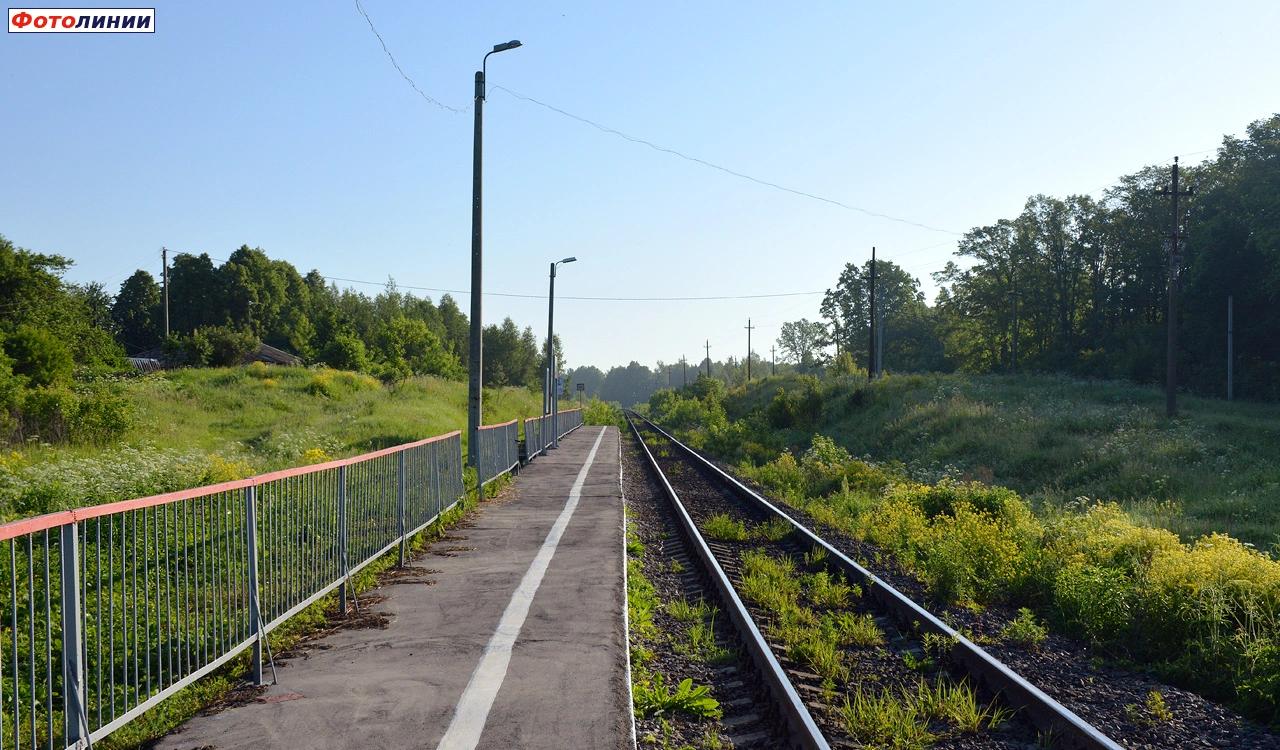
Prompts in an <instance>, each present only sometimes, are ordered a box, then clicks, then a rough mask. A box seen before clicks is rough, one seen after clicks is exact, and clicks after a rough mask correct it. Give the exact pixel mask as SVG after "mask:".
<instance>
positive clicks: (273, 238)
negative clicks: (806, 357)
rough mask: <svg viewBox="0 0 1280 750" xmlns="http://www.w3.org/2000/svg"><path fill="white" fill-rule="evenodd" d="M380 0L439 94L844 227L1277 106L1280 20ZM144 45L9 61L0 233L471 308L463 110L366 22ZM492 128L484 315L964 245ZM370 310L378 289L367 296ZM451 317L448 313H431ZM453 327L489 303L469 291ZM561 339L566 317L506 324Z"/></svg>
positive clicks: (47, 42)
mask: <svg viewBox="0 0 1280 750" xmlns="http://www.w3.org/2000/svg"><path fill="white" fill-rule="evenodd" d="M969 5H971V4H966V3H942V2H937V3H891V4H880V7H871V4H869V3H849V2H841V3H824V2H819V3H756V2H715V3H671V4H668V3H658V4H655V3H643V4H640V3H627V4H622V3H502V4H498V3H443V2H431V3H409V2H391V1H390V0H365V8H366V10H367V11H368V12H369V14H370V15H371V16H372V18H373V20H374V22H375V23H376V24H377V26H378V28H379V30H380V31H381V32H382V35H383V37H384V38H385V39H386V42H387V44H388V45H389V46H390V48H391V50H392V52H393V53H395V55H396V56H397V58H398V59H399V61H400V64H401V66H402V67H403V68H404V69H405V70H406V71H407V72H408V73H409V75H411V76H412V77H413V78H414V79H415V80H416V81H417V83H418V85H419V86H421V88H422V89H423V90H424V91H426V92H427V93H428V94H430V95H431V96H433V97H435V98H436V99H439V100H441V101H443V102H445V103H447V104H450V105H453V106H457V107H465V106H467V105H468V104H469V101H470V97H471V93H472V73H473V71H474V70H475V69H476V68H477V66H478V65H479V62H480V58H481V56H482V55H483V54H484V52H485V51H486V50H488V49H489V48H490V46H491V45H492V44H494V43H496V42H500V41H505V40H508V39H513V38H515V39H520V40H522V41H523V42H524V45H525V46H524V47H523V48H522V49H519V50H515V51H511V52H506V53H503V54H501V55H495V56H494V57H492V58H490V63H491V64H490V68H489V81H490V83H491V84H499V85H503V86H507V87H509V88H511V89H514V90H516V91H519V92H521V93H523V94H526V95H528V96H532V97H535V98H538V99H541V100H543V101H546V102H549V103H551V104H554V105H556V106H558V107H561V108H563V109H566V110H569V111H571V112H574V113H576V114H579V115H582V116H585V117H588V118H591V119H594V120H596V121H599V122H601V123H604V124H607V125H610V126H612V127H615V128H617V129H619V130H622V131H625V132H628V133H631V134H634V135H637V136H641V137H644V138H647V139H649V140H652V141H654V142H657V143H660V144H663V145H667V146H671V147H673V148H677V149H680V150H681V151H684V152H686V153H689V154H692V155H695V156H698V157H700V158H703V159H707V160H709V161H713V162H716V163H719V164H723V165H725V166H727V167H730V168H733V169H736V170H738V171H741V172H746V173H749V174H752V175H755V176H758V177H760V178H763V179H767V180H771V181H774V182H778V183H781V184H784V185H788V186H793V187H796V188H798V189H801V190H806V191H809V192H813V193H817V194H821V195H823V196H827V197H830V198H833V199H836V200H839V201H842V202H845V203H848V204H851V205H856V206H860V207H865V208H867V209H870V210H873V211H878V212H882V213H886V214H892V215H896V216H901V217H904V218H907V219H911V220H913V221H917V222H921V223H925V224H929V225H933V226H937V227H942V228H946V229H950V230H955V231H963V230H965V229H967V228H969V227H972V226H975V225H978V224H984V223H990V222H992V221H994V220H996V219H998V218H1001V217H1007V216H1011V215H1014V214H1016V213H1017V212H1018V210H1019V209H1020V208H1021V205H1022V202H1023V201H1024V200H1025V198H1026V196H1028V195H1029V194H1031V193H1035V192H1045V193H1050V194H1055V195H1065V194H1068V193H1071V192H1097V191H1098V190H1099V189H1101V188H1103V187H1105V186H1107V185H1108V184H1110V183H1111V182H1112V181H1113V180H1114V179H1115V178H1116V177H1117V176H1119V175H1121V174H1125V173H1128V172H1130V171H1133V170H1135V169H1137V168H1139V167H1141V166H1142V165H1144V164H1149V163H1157V162H1162V161H1164V160H1167V159H1170V158H1171V157H1172V156H1174V155H1175V154H1182V155H1184V156H1185V158H1186V159H1189V160H1190V161H1192V162H1194V161H1198V160H1199V159H1202V158H1204V157H1205V156H1207V155H1208V154H1198V153H1196V152H1201V151H1204V150H1206V149H1213V148H1214V147H1215V146H1216V145H1217V144H1218V143H1219V141H1220V138H1221V136H1222V135H1223V134H1224V133H1236V134H1239V133H1242V132H1243V131H1244V128H1245V126H1246V125H1247V124H1248V123H1249V122H1250V121H1252V120H1254V119H1258V118H1260V117H1264V116H1267V115H1268V114H1270V113H1272V112H1275V111H1278V110H1280V100H1278V97H1277V93H1280V75H1278V74H1280V55H1277V51H1276V50H1277V48H1276V36H1275V35H1276V30H1277V29H1280V4H1277V3H1275V2H1252V3H1243V2H1240V3H1234V2H1200V3H1180V2H1125V3H1115V2H1073V3H1055V4H1052V5H1051V4H1049V3H1029V2H1010V3H1000V4H994V3H993V4H982V5H981V6H977V7H966V6H969ZM156 28H157V33H155V34H151V35H124V34H116V35H105V34H97V35H69V34H67V35H9V34H6V35H5V37H4V38H3V40H0V82H2V85H3V96H2V97H0V102H3V104H2V105H0V107H2V109H0V147H2V148H3V154H4V155H3V164H4V171H3V177H2V178H0V233H3V234H4V235H6V236H7V237H9V238H10V239H11V240H13V241H14V242H15V243H17V244H18V245H20V246H23V247H28V248H31V249H35V250H40V251H46V252H57V253H62V254H65V255H67V256H70V257H71V258H73V259H74V260H75V261H76V264H77V265H76V268H75V269H74V270H73V271H72V273H71V278H72V279H74V280H98V281H102V282H105V283H107V284H108V286H109V287H110V288H112V289H113V290H114V288H115V287H116V286H117V285H118V284H119V283H120V281H121V280H123V279H124V278H125V277H126V276H127V275H128V274H129V273H131V272H132V271H133V270H134V269H135V268H137V267H139V266H145V267H147V268H149V269H152V270H153V272H158V270H159V248H160V246H161V245H164V246H167V247H169V248H170V249H171V250H182V251H192V252H208V253H209V254H210V255H212V256H213V257H215V258H225V257H226V256H227V254H228V253H230V252H231V251H232V250H233V249H234V248H235V247H238V246H239V245H241V244H249V245H254V246H260V247H262V248H264V249H265V250H266V251H267V252H268V253H269V254H270V255H271V256H273V257H280V258H285V259H287V260H289V261H291V262H293V263H294V264H295V265H297V266H298V267H299V269H300V270H302V271H303V272H305V271H307V270H309V269H311V268H318V269H320V271H321V272H322V273H324V274H326V275H329V276H337V277H348V278H354V279H365V280H372V281H383V280H385V279H386V278H387V277H388V276H393V277H394V278H395V279H396V280H397V281H398V282H399V283H401V284H402V285H421V286H431V287H443V288H456V289H466V288H467V286H468V285H469V263H470V259H469V237H470V213H469V203H470V189H471V126H472V122H471V116H470V114H469V113H466V114H454V113H451V112H447V111H443V110H441V109H439V108H437V107H435V106H432V105H431V104H429V103H427V102H425V101H423V100H422V99H421V98H419V97H418V95H417V94H415V93H414V92H413V90H412V89H410V88H409V86H408V85H407V84H406V83H405V82H404V80H403V79H401V78H400V76H399V75H398V74H397V73H396V71H395V70H394V69H393V68H392V67H391V65H390V63H389V62H388V60H387V58H386V57H385V56H384V54H383V51H382V49H381V48H380V47H379V45H378V42H377V40H376V39H375V38H374V36H373V35H372V34H371V33H370V31H369V28H368V26H367V25H366V23H365V20H364V19H363V18H362V17H361V16H360V15H359V13H358V12H357V11H356V8H355V5H354V2H323V3H321V2H316V3H301V2H298V3H233V2H219V3H191V2H174V3H165V4H162V5H160V6H159V8H158V9H157V14H156ZM485 113H486V118H485V119H486V143H485V154H486V161H485V163H486V180H485V185H486V196H485V197H486V203H485V216H486V224H485V239H486V269H487V272H486V277H485V282H486V283H485V288H486V291H487V292H516V293H531V294H542V293H545V289H546V270H547V269H546V264H547V262H548V261H550V260H552V259H555V258H560V257H563V256H565V255H576V256H577V257H578V258H579V259H580V262H579V263H577V264H575V265H573V266H569V267H568V268H565V269H564V270H563V272H562V274H561V276H560V278H559V279H558V281H559V284H558V288H557V291H558V292H560V293H561V294H563V295H573V294H578V295H595V296H677V295H720V294H724V295H734V294H761V293H774V292H793V291H809V290H821V289H824V288H826V287H828V286H830V285H831V284H832V283H833V282H834V280H835V277H836V276H837V274H838V273H839V270H840V268H841V267H842V266H843V265H844V263H846V262H848V261H851V260H852V261H858V262H861V261H862V260H863V259H865V258H866V257H867V255H868V251H869V248H870V247H871V245H873V244H874V245H876V246H877V247H878V248H879V252H880V253H881V254H882V257H885V258H889V259H892V260H895V261H897V262H899V263H900V264H902V265H903V266H905V267H906V268H908V269H909V270H911V271H912V272H913V273H915V274H917V275H919V276H920V277H921V278H922V281H924V282H925V284H926V288H927V289H928V290H929V291H930V294H932V288H933V287H932V284H931V282H930V281H929V279H928V276H927V274H928V273H929V272H930V271H933V270H936V269H937V268H939V267H940V266H941V265H942V264H943V263H944V262H945V261H946V260H947V259H948V257H949V256H950V254H951V252H953V250H954V236H952V235H949V234H942V233H937V232H930V231H926V230H922V229H918V228H915V227H911V226H906V225H902V224H898V223H894V222H890V221H885V220H883V219H876V218H872V217H869V216H866V215H863V214H859V213H856V212H852V211H847V210H844V209H840V208H836V207H833V206H830V205H826V204H823V203H820V202H816V201H813V200H809V199H804V198H800V197H796V196H794V195H789V194H786V193H781V192H778V191H775V190H771V189H769V188H765V187H761V186H759V185H755V184H752V183H750V182H745V181H743V180H739V179H736V178H733V177H730V176H728V175H725V174H722V173H719V172H715V171H712V170H709V169H707V168H705V167H702V166H699V165H696V164H692V163H689V162H686V161H681V160H679V159H675V158H672V157H670V156H666V155H663V154H659V153H656V152H654V151H652V150H650V149H648V148H646V147H644V146H641V145H637V144H633V143H628V142H626V141H623V140H620V139H618V138H616V137H614V136H610V135H606V134H604V133H601V132H599V131H597V130H594V129H592V128H590V127H588V126H585V125H582V124H581V123H578V122H574V121H572V120H569V119H566V118H564V117H562V116H560V115H557V114H554V113H552V112H549V111H546V110H544V109H541V108H539V107H536V106H534V105H531V104H528V103H526V102H522V101H519V100H517V99H514V98H512V97H511V96H509V95H507V94H505V93H503V92H501V91H491V93H490V96H489V101H488V105H487V107H486V110H485ZM363 288H364V289H367V290H368V291H370V292H376V291H377V289H376V287H363ZM433 296H435V297H437V298H438V296H439V295H433ZM819 299H820V298H819V297H817V296H812V297H793V298H783V299H773V300H754V301H733V302H667V303H623V302H586V301H571V300H562V301H561V302H560V304H559V305H557V318H556V319H557V330H558V331H559V332H560V333H561V334H562V336H563V339H564V342H565V346H566V353H567V355H568V359H569V361H570V364H571V365H578V364H596V365H600V366H604V367H607V366H608V365H611V364H617V363H625V362H626V361H628V360H631V359H636V360H639V361H641V362H646V363H652V362H653V361H655V360H657V359H660V358H661V359H665V360H667V361H671V360H677V359H679V357H680V356H681V355H682V354H685V355H688V356H689V357H690V359H691V360H696V359H697V358H699V357H700V356H701V353H702V348H701V347H702V343H703V341H704V339H707V338H709V339H711V345H712V355H713V356H714V357H716V358H722V357H724V356H725V355H726V354H730V353H733V354H736V355H738V356H742V354H743V353H745V349H746V335H745V334H746V332H745V331H744V330H743V329H742V327H743V326H744V325H745V324H746V321H747V318H748V317H749V316H750V317H751V318H752V319H753V320H754V321H755V322H756V323H757V324H758V325H760V326H761V328H760V330H759V331H758V332H757V338H756V347H755V349H756V351H757V352H761V351H764V352H765V353H766V355H767V350H768V345H769V343H770V342H771V341H772V340H773V339H774V338H775V337H776V335H777V330H778V326H779V325H780V324H781V322H783V321H785V320H791V319H795V318H798V317H801V316H808V317H811V318H812V317H816V315H817V306H818V301H819ZM459 303H460V304H462V305H463V306H464V309H465V307H466V305H467V298H466V296H465V295H459ZM507 315H510V316H512V317H513V318H515V319H516V320H517V322H519V323H520V324H521V325H532V326H533V327H534V330H535V331H537V332H538V333H539V335H543V333H544V332H545V326H546V309H545V302H544V301H541V300H518V299H509V298H500V297H489V298H487V299H486V315H485V318H486V320H487V321H489V322H493V321H497V320H500V319H501V318H502V317H503V316H507Z"/></svg>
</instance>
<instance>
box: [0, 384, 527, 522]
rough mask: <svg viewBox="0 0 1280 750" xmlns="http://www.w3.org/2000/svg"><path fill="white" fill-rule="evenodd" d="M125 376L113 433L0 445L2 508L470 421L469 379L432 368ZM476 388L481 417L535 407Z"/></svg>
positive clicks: (80, 498) (73, 500) (179, 484)
mask: <svg viewBox="0 0 1280 750" xmlns="http://www.w3.org/2000/svg"><path fill="white" fill-rule="evenodd" d="M122 387H123V389H124V393H125V397H126V398H127V400H128V402H129V403H130V405H131V409H132V411H133V413H134V415H135V424H134V426H133V427H132V428H131V429H130V430H129V431H128V432H127V433H126V434H125V435H124V437H123V439H122V440H121V441H120V442H119V443H117V444H115V445H111V446H105V447H95V446H62V445H44V444H27V445H23V446H19V447H17V448H16V449H15V450H10V451H8V452H4V451H0V519H3V520H12V519H14V518H20V517H25V516H29V515H35V514H38V513H45V512H49V511H51V510H59V509H64V508H69V507H78V506H82V505H87V504H98V503H103V502H111V501H115V500H125V499H129V498H132V497H139V496H144V495H150V494H156V493H159V492H167V491H171V490H176V489H184V488H187V487H194V486H199V485H202V484H208V483H211V482H217V481H224V480H228V479H237V478H242V477H245V476H249V475H252V474H254V473H258V472H262V471H270V470H274V469H280V468H286V467H291V466H297V465H300V464H305V463H316V462H319V461H325V460H328V459H330V458H341V457H346V456H352V455H356V454H359V453H363V452H366V451H370V450H376V449H379V448H385V447H388V446H392V445H396V444H399V443H405V442H410V441H413V440H417V439H421V438H424V437H430V436H432V435H438V434H440V433H444V432H449V431H451V430H456V429H460V428H461V429H463V431H464V433H465V426H466V422H467V414H466V410H467V393H466V389H467V386H466V383H462V382H457V381H452V380H442V379H439V378H431V377H420V378H413V379H411V380H408V381H405V382H403V383H400V384H398V385H391V386H388V385H383V384H382V383H380V382H378V381H377V380H375V379H373V378H370V377H368V376H365V375H360V374H357V373H350V372H341V371H336V370H328V369H323V368H321V369H310V368H302V367H275V366H270V365H262V364H255V365H251V366H249V367H233V368H210V369H185V370H172V371H168V372H163V373H157V374H153V375H147V376H143V377H138V378H132V379H129V380H126V381H125V382H124V384H123V386H122ZM484 397H485V401H484V405H485V421H486V422H501V421H505V420H508V419H512V418H514V417H522V416H532V415H535V414H537V413H538V412H539V411H540V399H539V396H538V394H536V393H534V392H532V391H529V390H528V389H523V388H504V389H496V390H494V389H489V390H486V391H485V394H484ZM465 437H466V436H465V434H464V436H463V438H464V440H465ZM464 450H465V448H464Z"/></svg>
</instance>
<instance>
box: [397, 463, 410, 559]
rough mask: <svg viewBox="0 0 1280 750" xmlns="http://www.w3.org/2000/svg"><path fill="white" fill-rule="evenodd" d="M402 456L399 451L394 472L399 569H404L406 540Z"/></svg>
mask: <svg viewBox="0 0 1280 750" xmlns="http://www.w3.org/2000/svg"><path fill="white" fill-rule="evenodd" d="M404 454H405V451H400V454H399V455H400V466H399V469H397V471H396V507H397V509H398V511H399V515H400V567H402V568H403V567H404V558H405V552H406V551H407V550H406V547H407V545H408V540H407V539H405V536H404Z"/></svg>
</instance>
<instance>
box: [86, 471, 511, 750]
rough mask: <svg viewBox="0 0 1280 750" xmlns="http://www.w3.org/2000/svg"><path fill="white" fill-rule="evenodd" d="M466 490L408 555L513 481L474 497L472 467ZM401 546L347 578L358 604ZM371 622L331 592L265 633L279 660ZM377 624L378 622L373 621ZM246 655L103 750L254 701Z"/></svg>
mask: <svg viewBox="0 0 1280 750" xmlns="http://www.w3.org/2000/svg"><path fill="white" fill-rule="evenodd" d="M464 481H465V483H466V484H465V486H466V492H465V495H464V496H463V498H462V500H461V501H459V503H458V504H457V505H455V506H454V507H453V508H451V509H449V510H447V511H445V512H444V513H443V514H441V516H440V518H439V519H437V521H436V522H434V523H432V524H431V525H430V526H428V527H427V528H425V529H423V530H422V531H421V532H419V533H418V534H416V535H414V536H413V537H411V538H410V539H409V542H408V549H407V555H408V556H407V558H406V559H407V560H409V559H413V558H416V557H418V556H419V555H421V554H422V553H423V552H425V551H426V550H427V547H428V546H429V545H431V544H432V543H433V542H435V541H438V540H440V539H442V538H444V537H445V536H446V535H447V533H448V532H449V531H450V530H452V529H455V528H457V527H458V526H459V525H460V524H462V523H464V522H465V521H466V520H467V518H468V517H469V516H470V515H471V514H473V513H475V512H477V511H479V510H481V509H483V504H484V502H485V501H487V500H489V499H491V498H495V497H497V496H498V495H500V494H501V493H502V492H503V491H504V490H506V489H507V487H508V486H509V485H510V484H511V482H512V481H513V480H512V478H511V477H509V476H504V477H501V478H499V479H496V480H494V481H492V482H490V483H488V484H487V485H485V487H484V494H483V497H479V496H477V493H476V483H475V474H474V472H473V471H472V470H471V469H467V470H466V471H465V473H464ZM398 559H399V551H398V550H394V549H393V550H391V551H389V552H387V553H386V554H384V555H382V556H381V557H379V558H377V559H376V560H374V561H373V562H371V563H369V564H368V565H366V566H365V567H364V568H362V569H361V570H360V571H359V572H357V573H356V574H355V575H353V576H352V578H351V588H352V592H353V595H354V596H355V597H356V598H357V601H358V602H359V603H360V606H361V607H362V608H364V607H366V606H367V605H368V604H370V603H372V601H371V600H370V601H361V600H360V599H359V597H360V595H361V594H365V593H367V592H369V591H370V590H371V589H375V588H378V587H379V586H381V585H383V584H384V583H386V582H388V581H389V580H394V579H393V578H389V577H390V576H394V574H395V572H396V570H398V566H397V562H398ZM369 622H370V621H368V620H362V619H361V618H359V617H356V616H355V613H354V611H352V612H351V614H349V615H342V614H340V612H339V608H338V594H337V592H334V593H331V594H329V595H328V596H325V597H323V598H321V599H320V600H318V601H316V602H315V603H313V604H312V605H310V606H309V607H307V608H305V609H304V610H302V611H301V612H299V613H298V614H296V615H294V616H293V617H292V618H290V619H289V620H288V621H287V622H286V623H285V624H284V625H282V626H281V627H280V628H278V629H276V630H274V631H272V632H271V633H270V634H268V636H267V638H268V642H269V643H270V646H271V652H272V653H273V654H276V655H277V659H287V658H289V654H290V653H291V652H295V651H297V650H298V649H299V648H300V647H302V646H304V645H305V644H306V642H308V641H310V640H313V639H316V638H323V637H324V636H325V635H327V634H328V633H330V632H332V631H334V630H339V629H343V628H346V627H369V626H370V624H369ZM374 626H376V625H374ZM250 658H251V657H250V655H249V654H248V653H246V654H242V655H241V656H239V657H237V658H235V659H233V660H232V661H231V662H230V663H229V664H228V665H227V666H225V667H223V668H222V669H220V670H218V671H217V672H215V673H213V674H211V675H209V676H207V677H205V678H203V679H201V680H199V681H197V682H196V683H195V684H193V685H191V686H190V687H188V688H186V689H185V690H182V691H180V692H178V693H177V694H175V695H173V696H172V697H170V698H169V699H167V700H165V701H163V702H162V703H160V705H158V706H156V707H155V708H153V709H152V710H150V711H147V712H146V713H144V714H142V715H141V716H139V717H138V718H137V719H135V720H133V721H131V722H130V723H128V724H126V725H125V726H124V727H122V728H121V729H119V730H117V731H116V732H114V733H113V734H111V735H110V736H108V737H106V738H104V739H103V740H101V741H99V742H97V743H95V747H100V748H104V749H105V750H136V749H137V748H144V747H149V746H150V743H152V742H154V741H155V740H156V739H158V738H160V737H162V736H164V735H165V734H167V733H169V732H172V731H173V730H175V729H177V728H178V727H179V726H181V725H182V724H183V723H184V722H186V721H187V720H188V719H190V718H192V717H193V716H195V715H196V714H198V713H200V712H201V711H206V710H213V711H217V710H221V709H222V708H224V707H226V706H228V705H235V704H237V703H241V702H249V701H252V700H254V699H255V698H256V697H257V696H258V695H259V694H260V693H261V689H260V688H256V687H254V686H252V685H250V684H249V683H248V680H249V679H250V672H249V668H250ZM264 677H266V678H267V679H268V680H269V679H270V669H269V668H265V669H264Z"/></svg>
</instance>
